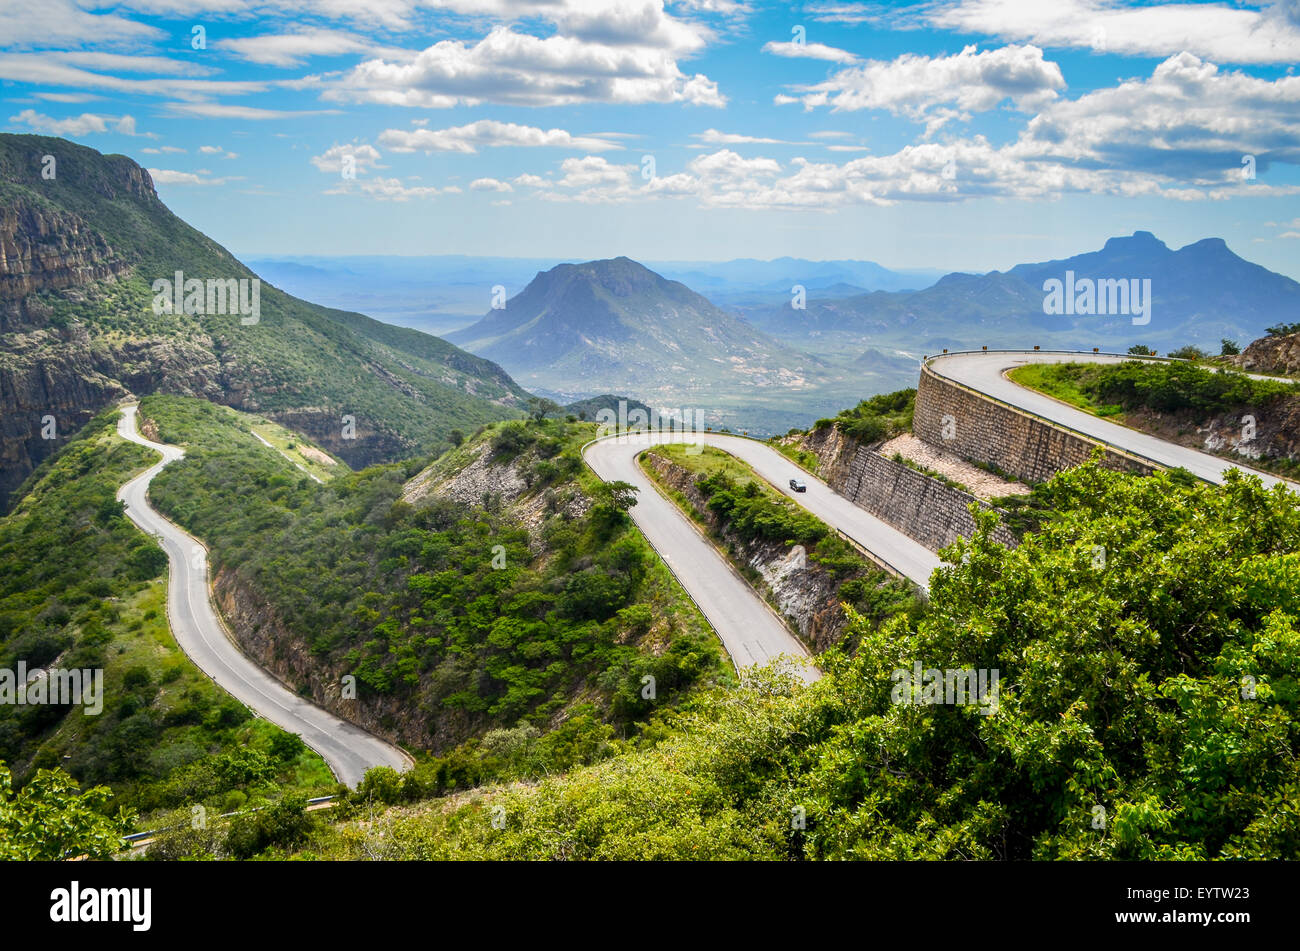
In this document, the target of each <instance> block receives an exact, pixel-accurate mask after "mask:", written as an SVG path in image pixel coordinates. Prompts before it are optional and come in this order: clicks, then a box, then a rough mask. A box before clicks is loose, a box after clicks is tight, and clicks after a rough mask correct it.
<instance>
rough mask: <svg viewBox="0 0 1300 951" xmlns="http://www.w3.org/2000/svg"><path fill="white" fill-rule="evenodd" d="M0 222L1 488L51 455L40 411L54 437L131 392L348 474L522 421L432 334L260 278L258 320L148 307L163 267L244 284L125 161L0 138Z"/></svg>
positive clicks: (505, 386) (498, 381) (498, 379)
mask: <svg viewBox="0 0 1300 951" xmlns="http://www.w3.org/2000/svg"><path fill="white" fill-rule="evenodd" d="M45 155H52V156H54V158H55V159H56V163H57V164H56V165H55V166H54V169H55V175H54V177H53V178H52V179H46V178H43V177H42V175H41V171H42V168H43V167H45V166H44V164H43V161H42V158H43V156H45ZM0 211H2V212H3V214H0V240H2V241H3V242H4V243H5V244H6V246H8V247H10V248H12V249H13V253H12V254H11V256H10V257H9V259H8V262H7V264H6V265H5V268H4V270H3V271H2V272H0V327H3V329H4V330H5V331H6V332H5V334H4V337H3V341H2V342H0V383H3V384H4V385H3V386H0V393H3V394H4V396H3V397H2V398H0V400H2V401H3V405H0V412H2V413H4V414H5V415H6V416H7V417H8V418H9V421H8V422H7V424H6V426H5V427H4V429H3V430H2V431H0V439H3V441H4V445H3V447H0V448H2V449H3V452H4V463H5V465H4V469H3V475H4V479H3V482H0V490H5V491H7V490H10V489H12V488H14V487H15V486H16V485H17V484H18V482H20V481H21V480H22V478H23V477H25V475H26V474H27V472H29V471H30V469H31V467H32V465H34V464H35V463H36V462H38V461H39V460H40V459H41V458H44V457H45V456H46V455H48V454H49V452H50V450H51V449H52V448H53V446H52V445H51V444H50V443H51V441H49V440H42V439H40V438H38V437H37V436H36V433H37V432H38V431H39V429H40V419H41V417H42V416H43V415H45V414H49V415H52V416H54V417H55V418H56V419H57V420H58V423H59V431H60V433H61V436H62V438H66V435H67V434H70V433H72V432H75V431H76V429H78V428H79V427H80V426H81V425H82V424H84V423H85V422H86V421H87V420H88V419H89V418H90V417H91V416H93V415H94V413H95V412H97V411H98V410H99V409H100V408H101V407H102V406H103V405H106V404H107V403H108V402H110V401H111V400H114V399H117V398H119V397H121V396H123V395H125V394H126V393H127V392H128V391H129V392H133V393H135V394H136V395H143V394H147V393H150V392H167V393H177V394H182V395H190V396H198V397H201V398H204V399H208V400H211V401H213V402H218V403H224V404H227V405H230V406H234V407H237V408H240V409H245V410H249V411H255V412H259V413H262V414H264V415H266V416H269V417H271V418H273V419H275V420H277V421H279V422H282V423H284V424H285V425H288V426H290V427H291V428H294V429H296V430H298V431H300V432H304V433H306V434H308V435H310V436H311V437H312V438H313V439H314V440H315V441H317V442H319V443H320V444H322V445H323V446H324V447H326V448H327V449H329V451H330V452H332V453H334V454H335V455H337V456H338V457H339V458H341V459H343V460H344V461H345V462H347V463H348V464H350V465H352V466H363V465H367V464H369V463H372V462H377V461H384V460H392V459H398V458H404V457H408V456H411V455H415V454H418V453H427V452H429V451H431V450H433V449H435V448H436V447H437V446H438V445H439V444H444V445H445V443H446V440H447V437H448V435H449V433H450V432H451V430H452V429H455V428H460V429H466V428H471V429H472V428H474V427H477V426H478V425H481V424H482V423H485V422H491V421H493V420H499V419H503V418H509V417H512V416H518V415H521V412H520V410H519V407H520V406H522V405H523V404H524V403H525V402H526V400H527V396H528V394H526V393H525V392H524V391H523V390H521V389H520V388H519V387H518V386H517V385H516V384H515V383H514V382H513V381H512V380H511V379H510V377H509V376H508V375H507V374H506V373H505V372H504V371H503V370H501V368H500V367H498V366H496V365H495V364H493V363H491V362H489V361H487V360H483V359H480V358H478V357H475V356H472V355H471V354H468V353H465V352H464V351H462V350H459V349H457V348H456V347H454V346H452V345H451V344H449V343H447V342H445V341H443V340H440V339H438V338H435V337H430V336H428V335H426V334H422V333H420V332H418V331H414V330H408V329H404V328H400V327H393V326H389V325H387V324H382V323H380V322H378V321H375V320H372V319H370V318H368V317H364V316H362V315H360V314H353V313H346V312H343V311H337V310H331V309H328V308H324V307H319V306H317V305H315V304H311V303H308V302H306V301H303V300H299V299H297V298H295V297H291V296H289V295H288V294H285V293H283V292H281V291H279V290H277V289H275V288H274V287H271V286H270V285H268V284H262V285H261V286H260V315H259V316H258V319H257V322H256V323H255V324H245V323H244V322H243V319H244V317H245V315H240V314H237V313H226V314H186V313H183V312H181V313H156V312H155V306H154V303H155V302H154V297H155V295H154V292H153V289H152V285H153V282H154V281H156V280H160V279H165V280H169V281H170V280H173V278H174V275H175V272H176V271H178V270H179V271H181V272H183V274H184V276H185V277H186V278H187V279H190V278H194V279H198V280H201V281H204V282H207V281H209V280H211V281H224V280H239V279H246V280H251V279H253V278H254V277H255V275H254V274H253V273H252V272H251V271H249V270H248V269H247V268H246V267H244V266H243V265H242V264H240V262H239V261H238V260H236V259H235V258H234V257H233V256H232V255H231V254H230V253H229V252H228V251H226V250H225V249H224V248H222V247H221V246H219V245H218V244H216V243H215V242H213V241H212V240H210V239H209V238H207V237H206V236H204V235H203V234H201V233H200V232H198V231H196V230H195V229H194V228H192V227H190V226H189V225H188V224H186V223H185V222H184V221H182V220H181V219H179V218H177V217H176V216H175V215H173V214H172V213H171V212H170V211H168V210H167V208H166V206H165V205H163V203H162V202H161V201H160V200H159V199H158V197H157V195H156V194H155V192H154V189H153V184H152V182H151V180H150V179H149V176H148V173H147V172H146V171H144V170H143V169H141V168H140V167H139V166H138V165H136V164H135V163H134V162H133V161H131V160H130V159H128V158H125V157H124V156H112V155H109V156H105V155H101V154H99V153H98V152H95V151H94V150H93V149H88V148H85V147H83V146H79V145H74V144H72V143H70V142H67V141H64V140H62V139H56V138H48V137H43V136H32V135H0ZM250 226H252V227H256V223H250ZM249 287H250V292H249V298H250V301H249V302H250V303H251V285H249ZM205 303H206V301H205ZM344 417H351V425H350V426H349V425H348V424H347V423H346V422H345V420H344Z"/></svg>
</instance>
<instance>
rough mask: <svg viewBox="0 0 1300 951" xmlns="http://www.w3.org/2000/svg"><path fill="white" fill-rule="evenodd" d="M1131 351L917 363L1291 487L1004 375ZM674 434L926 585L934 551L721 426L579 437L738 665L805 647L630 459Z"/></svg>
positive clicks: (957, 356)
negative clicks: (717, 452)
mask: <svg viewBox="0 0 1300 951" xmlns="http://www.w3.org/2000/svg"><path fill="white" fill-rule="evenodd" d="M1132 359H1134V358H1133V357H1132V356H1130V355H1128V354H1113V353H1086V352H1075V351H1031V350H1014V351H1007V350H1003V351H975V352H962V353H952V354H944V355H942V356H936V357H929V358H927V359H926V361H925V362H926V364H927V365H928V366H929V367H930V369H931V370H933V371H934V372H935V373H937V374H938V375H939V376H942V377H945V378H947V379H949V380H952V381H953V382H956V383H960V384H962V385H963V386H966V387H969V388H970V389H972V390H975V391H977V392H979V393H983V394H984V395H986V396H990V397H993V398H995V399H998V400H1001V401H1002V402H1004V403H1009V404H1011V405H1012V406H1015V407H1017V408H1019V409H1022V410H1024V411H1025V412H1028V413H1031V414H1033V415H1035V416H1039V417H1041V418H1043V419H1046V420H1050V421H1051V422H1054V423H1056V424H1057V425H1059V426H1063V427H1065V428H1067V429H1072V430H1074V431H1075V432H1078V433H1081V434H1083V435H1085V436H1088V437H1089V438H1092V439H1095V440H1098V441H1101V442H1104V443H1108V444H1110V445H1112V446H1115V447H1117V448H1120V449H1123V450H1125V451H1127V452H1129V453H1132V454H1133V455H1135V456H1140V457H1142V458H1144V459H1147V460H1148V461H1150V462H1153V463H1156V464H1157V465H1159V466H1164V467H1174V466H1181V467H1182V468H1184V469H1187V470H1188V471H1190V472H1191V473H1193V474H1194V475H1196V476H1198V477H1199V478H1201V479H1204V480H1205V481H1207V482H1212V483H1216V484H1222V483H1223V481H1224V477H1225V473H1226V472H1227V471H1228V470H1229V469H1232V468H1237V469H1241V470H1243V471H1245V472H1247V473H1250V474H1253V475H1257V476H1258V477H1259V478H1260V479H1261V480H1262V481H1263V482H1264V484H1265V485H1270V486H1271V485H1274V484H1276V483H1279V482H1281V483H1283V484H1285V485H1287V486H1289V487H1291V488H1293V489H1296V490H1300V486H1298V485H1296V484H1295V483H1293V482H1288V481H1287V480H1285V479H1279V478H1278V477H1276V476H1272V475H1269V474H1268V473H1266V472H1260V471H1259V470H1257V469H1252V468H1250V467H1248V466H1244V465H1239V464H1237V463H1235V462H1231V461H1229V460H1226V459H1221V458H1219V457H1218V456H1213V455H1210V454H1209V453H1204V452H1198V451H1197V450H1195V449H1189V448H1187V447H1185V446H1179V445H1176V444H1174V443H1170V442H1166V441H1164V440H1162V439H1159V438H1157V437H1155V436H1150V435H1148V434H1146V433H1141V432H1138V431H1136V430H1133V429H1129V428H1127V427H1125V426H1120V425H1119V424H1117V423H1112V422H1109V421H1107V420H1104V419H1101V418H1099V417H1096V416H1092V415H1090V414H1089V413H1085V412H1084V411H1082V410H1080V409H1076V408H1075V407H1073V406H1068V405H1067V404H1065V403H1062V402H1060V401H1058V400H1055V399H1053V398H1051V397H1050V396H1046V395H1044V394H1042V393H1038V392H1035V391H1034V390H1029V389H1026V388H1025V387H1022V386H1020V385H1019V384H1017V383H1014V382H1012V381H1011V380H1009V379H1008V378H1007V377H1006V373H1007V371H1008V370H1011V369H1014V368H1015V367H1018V366H1023V365H1024V364H1026V363H1065V362H1080V363H1119V362H1123V361H1126V360H1132ZM1252 375H1254V374H1252ZM681 442H698V443H702V444H704V445H708V446H713V447H715V448H717V449H721V450H723V451H725V452H728V453H730V454H731V455H733V456H735V457H736V458H738V459H740V460H742V461H744V462H746V463H748V464H749V465H750V466H751V467H752V468H753V469H754V470H755V471H756V472H757V473H758V474H759V475H760V476H762V477H763V478H765V479H766V480H767V481H769V482H771V483H772V484H773V485H775V486H776V487H777V488H778V489H779V490H780V491H782V492H783V493H785V494H786V495H787V496H789V497H790V498H792V499H794V500H795V501H796V502H798V503H799V504H800V505H802V506H803V507H804V508H806V509H807V510H808V511H809V512H811V513H812V514H813V515H815V516H817V517H818V518H819V519H821V520H822V521H823V522H825V523H826V524H827V525H829V526H831V527H832V528H834V529H836V530H838V531H839V532H841V533H842V534H844V535H845V536H847V537H849V538H850V539H852V540H853V541H854V542H856V543H857V544H858V545H860V546H862V548H864V549H866V550H867V551H868V552H870V553H871V554H872V555H874V556H875V558H876V559H877V560H878V561H880V562H882V563H884V564H885V565H886V566H887V567H889V568H891V569H893V570H894V571H895V572H896V573H898V574H900V575H902V576H903V577H905V578H908V579H909V580H911V581H912V582H914V583H915V584H916V585H917V586H918V587H919V588H920V589H921V590H922V591H926V590H928V589H929V582H930V577H931V575H932V574H933V573H934V570H935V569H936V568H938V567H939V565H940V564H941V562H940V561H939V558H938V556H937V555H935V554H934V553H933V552H932V551H930V550H929V549H928V548H926V547H925V546H923V545H921V544H920V543H919V542H916V541H914V540H913V539H912V538H910V537H908V536H907V535H905V534H903V533H902V532H900V531H898V530H897V529H895V528H893V527H892V526H890V525H888V524H886V523H885V522H882V521H881V520H880V519H878V518H875V517H874V516H872V515H870V514H869V513H868V512H866V511H865V510H863V509H861V508H859V507H858V506H857V505H855V504H854V503H853V502H851V501H850V500H849V499H847V498H845V497H844V496H842V495H840V494H839V493H837V492H836V491H835V490H833V489H832V488H831V487H830V486H829V485H827V484H826V483H825V482H822V481H821V480H820V479H817V478H815V477H813V476H811V475H809V474H808V472H806V471H805V470H804V469H802V468H801V467H800V466H798V465H796V464H795V463H794V462H793V461H791V460H790V459H788V458H787V457H786V456H784V455H782V454H781V453H779V452H777V451H776V450H775V449H773V448H772V447H771V446H769V445H767V444H766V443H762V442H758V441H756V440H753V439H746V438H743V437H740V436H730V435H725V434H721V433H675V432H662V433H661V432H654V433H631V434H628V433H622V434H618V435H613V436H606V437H604V438H602V439H597V440H595V441H593V442H591V443H589V444H588V445H587V447H586V449H585V450H584V453H583V456H584V458H585V459H586V461H587V463H588V465H590V466H591V468H592V470H593V471H594V472H595V473H596V475H598V476H600V477H601V478H602V479H604V480H605V481H607V482H608V481H612V480H615V479H618V480H622V481H624V482H629V483H631V484H632V485H634V486H636V487H637V488H638V489H639V490H640V491H639V492H638V493H637V504H636V505H634V506H633V507H632V509H631V513H630V514H631V516H632V519H633V521H634V522H636V525H637V527H638V528H640V529H641V532H642V534H643V535H645V537H646V540H647V541H649V542H650V544H651V545H652V546H653V547H654V549H655V550H656V551H657V552H658V553H659V555H660V557H661V558H663V560H664V562H665V563H666V564H667V565H668V567H669V568H670V569H671V570H672V572H673V574H674V575H676V577H677V579H678V581H679V582H680V583H681V585H682V587H684V588H685V589H686V591H687V592H688V593H689V594H690V596H691V597H692V598H693V599H694V600H695V602H696V604H697V605H699V607H700V610H701V612H702V613H703V614H704V616H705V618H707V619H708V621H709V623H710V624H712V625H713V628H714V630H716V631H717V632H718V636H719V637H720V638H721V639H722V642H723V645H724V646H725V647H726V649H727V651H728V652H729V653H730V654H731V657H732V660H733V661H734V662H735V663H736V666H737V667H738V668H741V669H743V668H745V667H747V666H749V665H751V664H763V663H767V662H769V661H771V660H773V659H775V658H779V657H782V656H786V657H797V658H806V657H807V656H808V654H807V651H806V650H805V649H804V647H803V645H802V644H801V643H800V642H799V641H798V639H797V638H796V637H795V636H794V634H792V633H791V632H790V630H789V628H787V627H786V625H785V623H784V622H783V621H782V620H781V619H780V618H779V617H777V615H776V613H775V612H774V611H773V610H772V609H771V608H770V607H769V606H768V605H767V603H766V602H764V601H763V600H762V598H760V597H759V595H758V594H757V593H756V592H755V591H754V589H753V588H752V587H751V586H750V585H749V583H748V582H746V581H745V580H744V579H743V578H742V577H741V576H740V575H739V574H738V573H737V572H736V571H735V569H734V568H732V566H731V565H730V564H729V563H728V561H727V560H726V559H725V558H724V557H723V556H722V555H721V554H720V553H719V552H718V551H717V550H716V549H715V548H714V546H713V545H712V544H711V543H710V542H709V541H708V540H707V539H706V538H705V537H704V535H703V534H702V533H701V532H700V531H699V529H697V528H696V527H695V525H694V524H693V523H692V522H691V520H690V519H689V518H687V517H686V515H684V514H683V513H682V512H681V510H680V509H679V508H678V507H677V505H676V504H675V503H674V502H672V501H671V500H670V499H668V498H667V497H666V496H664V495H663V494H662V492H661V491H660V490H659V488H658V486H657V485H656V483H655V482H654V481H653V480H652V479H650V477H649V476H648V475H646V474H645V473H644V472H643V471H642V470H641V468H640V467H639V466H638V465H637V462H636V457H637V456H638V455H639V454H640V453H641V451H642V450H644V449H646V448H648V447H650V446H652V445H660V444H663V443H681ZM792 478H798V479H802V480H803V481H804V482H805V483H806V484H807V486H808V490H807V492H800V493H797V494H796V493H794V492H792V491H790V490H789V488H788V483H789V480H790V479H792ZM806 670H807V671H808V673H806V674H805V676H806V677H807V679H810V680H811V679H815V678H816V677H817V676H819V675H818V674H817V672H816V670H815V669H814V668H811V667H808V668H806Z"/></svg>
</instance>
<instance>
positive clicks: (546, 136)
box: [379, 119, 622, 155]
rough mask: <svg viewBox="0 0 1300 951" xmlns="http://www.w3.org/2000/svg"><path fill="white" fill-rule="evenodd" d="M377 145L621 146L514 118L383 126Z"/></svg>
mask: <svg viewBox="0 0 1300 951" xmlns="http://www.w3.org/2000/svg"><path fill="white" fill-rule="evenodd" d="M379 143H380V145H384V146H386V147H388V148H389V149H392V150H393V151H394V152H416V151H419V152H460V153H463V154H466V155H472V154H474V153H475V152H477V151H478V150H479V149H480V148H500V147H504V146H516V147H527V148H538V147H548V148H562V149H580V150H582V151H584V152H604V151H607V150H609V149H620V148H622V146H620V145H618V144H616V143H614V142H607V141H606V140H604V139H602V138H596V137H594V136H574V135H570V134H569V133H568V132H566V131H565V130H564V129H538V128H536V127H534V126H528V125H518V124H516V123H514V122H497V121H496V120H495V119H480V120H478V121H477V122H471V123H469V124H468V125H462V126H455V127H453V128H449V129H386V130H385V131H383V132H382V133H380V135H379Z"/></svg>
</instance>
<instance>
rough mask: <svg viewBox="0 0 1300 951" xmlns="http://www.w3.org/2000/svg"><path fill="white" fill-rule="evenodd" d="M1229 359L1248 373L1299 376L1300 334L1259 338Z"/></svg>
mask: <svg viewBox="0 0 1300 951" xmlns="http://www.w3.org/2000/svg"><path fill="white" fill-rule="evenodd" d="M1231 359H1232V362H1233V363H1235V364H1237V366H1239V367H1241V368H1242V369H1243V370H1246V371H1247V372H1249V373H1273V374H1277V375H1280V376H1295V375H1297V374H1300V333H1295V334H1287V335H1286V336H1284V337H1260V338H1259V339H1258V340H1256V341H1255V342H1254V343H1252V344H1251V345H1250V346H1248V347H1247V348H1246V349H1245V350H1243V351H1242V352H1241V354H1240V355H1238V356H1236V357H1233V358H1231Z"/></svg>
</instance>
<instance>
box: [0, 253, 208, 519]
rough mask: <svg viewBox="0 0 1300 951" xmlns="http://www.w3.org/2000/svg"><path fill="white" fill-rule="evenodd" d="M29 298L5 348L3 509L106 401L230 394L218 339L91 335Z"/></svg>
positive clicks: (0, 403)
mask: <svg viewBox="0 0 1300 951" xmlns="http://www.w3.org/2000/svg"><path fill="white" fill-rule="evenodd" d="M59 273H60V274H63V275H68V274H70V273H71V272H70V271H67V270H64V271H61V272H59ZM59 279H61V278H59ZM110 280H112V278H111V277H110ZM27 300H28V301H29V303H28V304H27V305H26V306H25V307H23V308H22V309H23V310H25V311H27V312H28V317H29V319H26V320H24V322H23V323H22V324H21V325H20V326H19V327H16V328H15V327H14V326H13V325H12V323H11V325H10V326H9V327H7V328H6V329H5V331H4V347H3V349H0V511H3V510H4V508H5V506H4V504H3V503H4V500H5V498H6V497H7V496H8V495H9V493H11V492H12V491H13V490H14V489H16V488H17V487H18V486H19V485H21V484H22V482H23V480H25V479H26V478H27V476H28V475H30V474H31V472H32V470H33V469H34V468H35V467H36V466H38V465H40V463H41V462H42V461H43V460H44V459H45V458H46V457H48V456H50V455H51V454H53V453H54V452H55V450H57V449H58V448H59V447H60V446H61V445H63V443H64V442H65V441H66V440H67V439H68V438H69V437H70V436H72V435H73V434H74V433H76V431H77V430H78V429H80V428H81V427H82V426H84V425H85V424H86V423H87V422H88V421H89V420H90V419H91V417H92V416H94V415H95V414H96V413H97V412H99V410H101V409H103V408H104V407H105V406H107V405H109V404H111V403H114V402H118V401H121V400H123V399H125V398H126V397H128V396H131V395H133V394H136V393H151V392H156V391H164V392H173V393H177V394H180V395H187V396H199V397H203V398H205V399H213V400H220V398H221V396H222V395H223V393H224V392H225V390H224V387H223V380H224V379H225V378H226V376H227V373H226V368H224V367H222V366H221V365H220V363H219V361H218V360H217V358H216V357H215V356H214V354H213V353H212V350H211V348H210V344H211V341H208V340H206V339H204V338H201V337H200V338H198V339H194V340H184V339H170V338H143V339H135V340H131V339H126V338H121V337H117V338H107V339H106V338H92V337H91V336H90V334H88V333H87V331H86V328H85V327H84V326H82V325H81V324H77V323H72V324H69V325H67V326H63V327H56V326H52V325H49V324H48V317H49V307H48V305H47V304H45V303H44V302H43V301H41V300H40V299H39V298H28V299H27ZM11 303H12V302H11ZM17 313H18V311H17V310H14V311H10V314H11V315H14V314H17Z"/></svg>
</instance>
